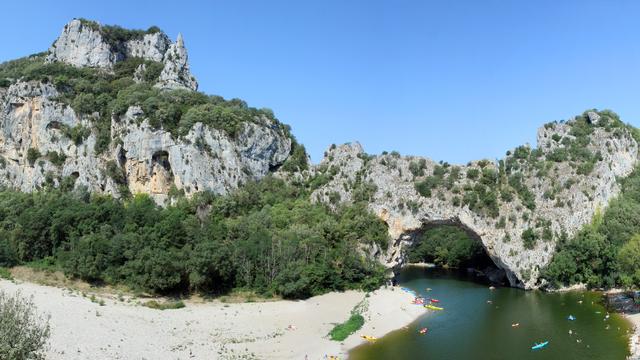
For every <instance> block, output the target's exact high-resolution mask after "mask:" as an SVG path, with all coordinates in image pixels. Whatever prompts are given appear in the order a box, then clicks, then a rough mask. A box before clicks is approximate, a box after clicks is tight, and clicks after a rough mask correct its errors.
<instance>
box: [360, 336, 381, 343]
mask: <svg viewBox="0 0 640 360" xmlns="http://www.w3.org/2000/svg"><path fill="white" fill-rule="evenodd" d="M360 337H361V338H363V339H365V340H367V341H368V342H376V340H378V338H375V337H373V336H368V335H362V336H360Z"/></svg>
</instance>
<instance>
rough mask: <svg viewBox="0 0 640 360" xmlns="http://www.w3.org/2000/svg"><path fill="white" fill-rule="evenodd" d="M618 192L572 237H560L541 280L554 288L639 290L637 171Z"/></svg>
mask: <svg viewBox="0 0 640 360" xmlns="http://www.w3.org/2000/svg"><path fill="white" fill-rule="evenodd" d="M621 185H622V192H621V194H620V195H619V196H618V197H617V198H616V199H614V200H612V201H611V203H610V204H609V207H607V209H606V210H605V211H604V212H599V213H598V214H596V216H595V217H594V219H593V221H592V222H591V223H590V224H588V225H586V226H584V227H583V228H582V229H581V230H580V231H579V232H578V233H577V234H576V235H575V236H573V237H571V238H568V237H566V236H563V237H562V238H561V239H560V241H559V243H558V245H557V251H556V254H555V255H554V257H553V260H552V261H551V263H550V264H549V265H548V266H547V268H546V269H545V270H544V272H543V277H544V278H545V279H547V280H548V281H550V282H551V284H552V285H554V286H561V285H570V284H577V283H584V284H587V285H588V286H589V287H591V288H601V287H614V286H626V287H640V236H639V234H640V222H639V221H638V220H639V219H640V169H636V170H635V171H634V172H633V173H632V174H631V175H630V176H629V177H627V178H625V179H623V180H621Z"/></svg>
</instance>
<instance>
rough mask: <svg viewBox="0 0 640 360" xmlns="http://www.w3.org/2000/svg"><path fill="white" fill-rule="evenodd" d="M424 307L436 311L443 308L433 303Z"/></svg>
mask: <svg viewBox="0 0 640 360" xmlns="http://www.w3.org/2000/svg"><path fill="white" fill-rule="evenodd" d="M424 307H425V308H427V309H429V310H438V311H440V310H444V308H441V307H437V306H433V305H431V304H429V305H425V306H424Z"/></svg>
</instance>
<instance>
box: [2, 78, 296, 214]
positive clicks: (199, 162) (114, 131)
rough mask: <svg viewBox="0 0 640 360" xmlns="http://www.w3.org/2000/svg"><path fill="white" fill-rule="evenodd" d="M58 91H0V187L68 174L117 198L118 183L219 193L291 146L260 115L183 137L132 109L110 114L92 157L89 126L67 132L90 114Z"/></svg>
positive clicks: (35, 184) (163, 193) (36, 86)
mask: <svg viewBox="0 0 640 360" xmlns="http://www.w3.org/2000/svg"><path fill="white" fill-rule="evenodd" d="M57 96H58V92H57V91H56V89H55V88H54V87H53V86H52V85H50V84H42V83H40V82H35V81H34V82H18V83H16V84H13V85H11V86H10V87H9V88H8V89H6V90H3V91H2V92H0V129H1V134H0V159H2V161H1V162H0V183H2V184H3V185H6V186H10V187H13V188H17V189H19V190H21V191H33V190H37V189H40V188H42V187H43V186H45V185H46V184H47V183H50V184H53V185H55V186H58V185H59V183H60V181H62V179H64V178H67V177H73V178H75V179H76V182H75V186H79V185H84V186H86V187H87V188H88V189H89V190H91V191H94V192H101V193H108V194H112V195H114V196H119V195H120V193H121V192H122V190H123V187H124V189H126V190H128V191H130V192H131V193H140V192H142V193H149V194H151V195H152V197H153V198H154V199H156V201H157V202H159V203H164V202H165V201H166V200H167V198H168V196H169V193H170V191H171V190H172V188H174V189H175V190H176V191H184V192H185V193H186V194H187V195H191V194H193V193H195V192H197V191H203V190H210V191H213V192H216V193H220V194H225V193H227V192H228V191H230V190H233V189H236V188H237V187H238V186H240V185H241V184H243V183H246V182H247V181H249V180H256V179H260V178H261V177H263V176H265V175H267V173H269V171H270V169H273V168H275V167H277V166H278V165H280V164H282V163H283V162H284V161H285V160H286V159H287V158H288V156H289V153H290V151H291V139H290V138H289V137H288V136H287V135H286V134H284V133H283V132H282V130H281V129H280V128H279V127H278V126H275V124H274V123H273V121H272V120H270V119H268V118H266V117H263V118H258V119H255V121H253V122H247V123H245V124H243V125H242V127H241V130H240V131H239V133H238V134H236V135H235V136H234V137H231V136H229V135H228V134H226V133H225V132H224V131H222V130H218V129H213V128H209V127H207V126H204V125H203V124H201V123H196V124H195V125H194V126H193V127H192V128H191V130H190V131H189V133H188V134H187V135H186V136H184V137H180V138H175V137H173V136H172V134H171V133H169V132H168V131H165V130H162V129H153V128H152V127H151V126H149V123H148V121H147V120H146V118H145V115H144V113H143V112H142V110H141V109H140V108H139V107H135V106H134V107H130V108H129V110H128V111H127V113H126V114H124V115H123V116H121V117H117V116H114V117H113V118H112V120H111V143H110V146H109V149H108V151H105V152H104V153H102V154H97V153H96V152H95V150H94V147H95V143H96V134H95V131H92V130H90V131H89V135H88V136H87V137H86V138H84V139H81V140H82V141H80V142H79V143H76V142H74V141H72V140H71V138H70V136H69V132H70V130H72V129H74V128H77V127H78V126H82V127H84V128H86V129H92V128H93V125H92V122H91V121H90V119H88V117H87V116H79V115H78V114H76V113H75V112H74V110H73V109H72V108H71V107H70V106H68V105H65V104H63V103H60V102H57V101H56V97H57ZM30 149H31V150H30ZM36 151H37V154H35V155H33V154H32V155H29V152H32V153H35V152H36ZM54 154H55V155H54ZM30 156H32V158H31V159H30ZM60 159H62V160H60ZM30 160H33V161H30Z"/></svg>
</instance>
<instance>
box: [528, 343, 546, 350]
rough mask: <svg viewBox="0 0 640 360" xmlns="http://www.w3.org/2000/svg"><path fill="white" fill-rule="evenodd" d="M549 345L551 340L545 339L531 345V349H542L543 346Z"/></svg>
mask: <svg viewBox="0 0 640 360" xmlns="http://www.w3.org/2000/svg"><path fill="white" fill-rule="evenodd" d="M547 345H549V341H545V342H543V343H540V344H535V345H533V346H532V347H531V350H540V349H542V348H543V347H545V346H547Z"/></svg>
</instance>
